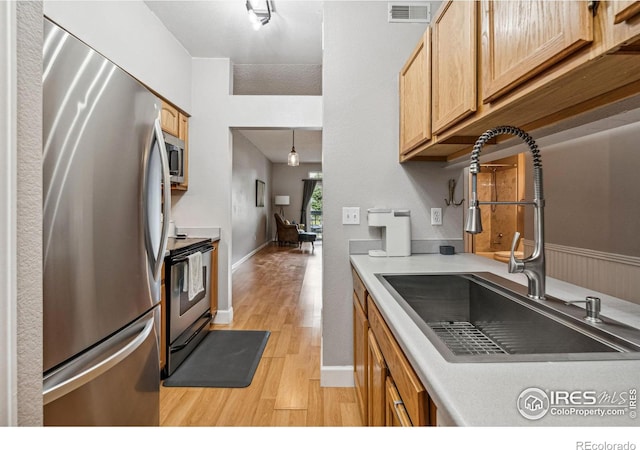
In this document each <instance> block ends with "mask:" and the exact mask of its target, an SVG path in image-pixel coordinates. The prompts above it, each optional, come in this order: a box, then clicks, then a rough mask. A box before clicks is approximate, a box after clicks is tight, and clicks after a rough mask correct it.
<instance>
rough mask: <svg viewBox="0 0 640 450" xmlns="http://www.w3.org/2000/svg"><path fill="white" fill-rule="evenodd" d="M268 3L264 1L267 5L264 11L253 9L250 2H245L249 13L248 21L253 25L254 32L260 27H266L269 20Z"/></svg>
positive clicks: (269, 7)
mask: <svg viewBox="0 0 640 450" xmlns="http://www.w3.org/2000/svg"><path fill="white" fill-rule="evenodd" d="M270 3H271V2H270V1H269V0H267V1H265V4H266V5H267V9H266V10H258V9H255V8H254V7H253V5H252V4H251V0H247V12H248V13H249V21H250V22H251V24H252V25H253V29H254V30H259V29H260V27H262V26H264V25H266V24H268V23H269V21H270V20H271V5H270Z"/></svg>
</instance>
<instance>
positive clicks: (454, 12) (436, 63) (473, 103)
mask: <svg viewBox="0 0 640 450" xmlns="http://www.w3.org/2000/svg"><path fill="white" fill-rule="evenodd" d="M476 11H477V7H476V2H467V1H465V2H460V1H449V2H447V3H446V4H445V5H443V6H442V7H441V8H440V12H439V14H438V17H436V19H435V21H434V23H433V30H432V33H433V36H432V38H433V55H432V63H433V67H432V70H433V72H432V92H433V100H432V101H433V104H432V113H433V133H434V134H438V133H440V132H441V131H443V130H444V129H446V128H449V127H451V126H452V125H455V124H456V123H457V122H459V121H460V120H462V119H463V118H465V117H467V116H468V115H470V114H472V113H473V112H475V111H476V108H477V85H478V81H477V75H476V70H477V49H476V42H477V37H476V36H477V33H476V30H477V27H476V23H477V17H476V16H477V14H476Z"/></svg>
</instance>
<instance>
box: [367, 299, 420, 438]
mask: <svg viewBox="0 0 640 450" xmlns="http://www.w3.org/2000/svg"><path fill="white" fill-rule="evenodd" d="M367 307H368V309H369V316H368V317H369V327H370V328H371V331H372V333H373V335H374V336H375V338H376V342H377V343H378V345H379V347H380V351H381V353H382V355H383V356H384V361H385V364H386V365H387V368H388V371H389V374H390V376H392V377H393V379H394V384H395V386H396V388H397V390H398V392H399V393H400V396H401V397H402V399H403V403H404V405H405V409H406V411H407V414H408V415H409V417H411V423H413V424H414V425H415V426H425V425H428V424H429V396H428V394H427V391H426V389H425V388H424V386H423V385H422V383H421V382H420V379H419V378H418V375H417V374H416V373H415V371H414V370H413V368H412V367H411V364H410V363H409V360H408V359H407V357H406V356H405V355H404V353H403V352H402V349H401V348H400V345H399V344H398V342H397V341H396V340H395V338H394V336H393V333H391V330H390V329H389V327H388V326H387V324H386V323H385V321H384V318H383V317H382V314H380V311H379V310H378V308H377V306H376V304H375V300H374V299H373V297H371V296H369V301H368V302H367Z"/></svg>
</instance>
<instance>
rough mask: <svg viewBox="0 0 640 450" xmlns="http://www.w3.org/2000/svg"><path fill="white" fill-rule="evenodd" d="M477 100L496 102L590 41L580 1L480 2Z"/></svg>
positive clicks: (590, 25)
mask: <svg viewBox="0 0 640 450" xmlns="http://www.w3.org/2000/svg"><path fill="white" fill-rule="evenodd" d="M482 36H483V39H482V66H481V69H482V86H483V92H482V98H483V101H484V103H489V102H492V101H494V100H496V99H497V98H498V97H500V96H502V95H504V94H506V93H508V92H509V91H511V90H512V89H514V88H515V87H516V86H518V85H520V84H522V83H524V82H525V81H527V80H528V79H530V78H532V77H533V76H535V75H536V74H538V73H540V72H542V71H543V70H544V69H546V68H548V67H550V66H552V65H553V64H556V63H557V62H559V61H561V60H562V59H564V58H566V57H567V56H568V55H570V54H572V53H574V52H575V51H576V50H578V49H580V48H581V47H583V46H585V45H587V44H589V43H590V42H591V41H592V40H593V17H592V15H591V11H590V10H589V8H588V3H587V2H584V1H562V2H556V1H546V0H523V1H507V2H505V1H489V0H484V1H483V2H482Z"/></svg>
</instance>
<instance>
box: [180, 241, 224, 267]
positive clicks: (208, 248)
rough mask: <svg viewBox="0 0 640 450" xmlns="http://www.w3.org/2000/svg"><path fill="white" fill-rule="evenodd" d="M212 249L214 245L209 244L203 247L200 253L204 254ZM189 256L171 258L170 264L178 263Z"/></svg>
mask: <svg viewBox="0 0 640 450" xmlns="http://www.w3.org/2000/svg"><path fill="white" fill-rule="evenodd" d="M213 249H215V247H214V246H213V245H209V246H207V247H204V248H203V249H202V250H200V251H201V252H202V254H203V255H204V254H205V253H209V252H210V251H212V250H213ZM193 253H195V252H193ZM188 259H189V257H188V256H180V257H178V258H174V259H172V260H171V264H178V263H181V262H184V261H186V260H188Z"/></svg>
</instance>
